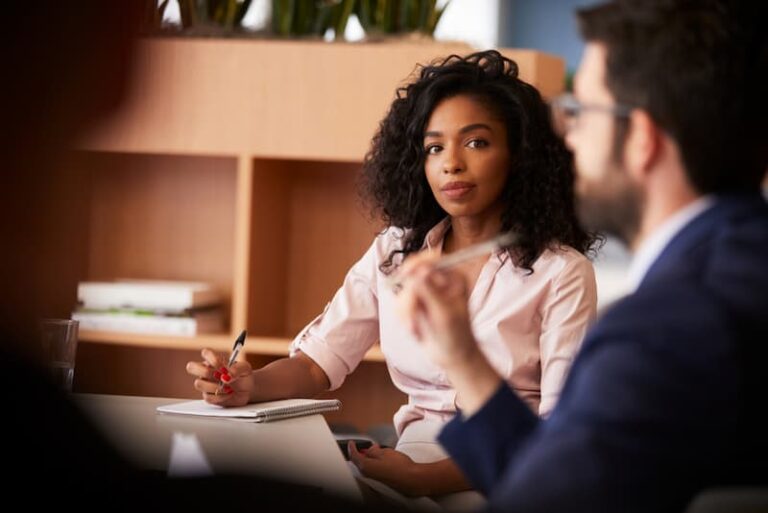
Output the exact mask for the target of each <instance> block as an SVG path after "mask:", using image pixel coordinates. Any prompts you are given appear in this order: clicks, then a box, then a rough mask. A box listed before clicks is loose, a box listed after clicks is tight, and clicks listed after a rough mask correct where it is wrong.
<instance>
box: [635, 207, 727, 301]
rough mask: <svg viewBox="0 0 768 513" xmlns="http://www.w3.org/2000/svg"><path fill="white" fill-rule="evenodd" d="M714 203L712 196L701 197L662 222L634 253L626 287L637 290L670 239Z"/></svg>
mask: <svg viewBox="0 0 768 513" xmlns="http://www.w3.org/2000/svg"><path fill="white" fill-rule="evenodd" d="M713 203H714V197H713V196H702V197H701V198H698V199H697V200H696V201H694V202H692V203H689V204H688V205H686V206H685V207H683V208H681V209H680V210H678V211H677V212H675V213H674V214H672V215H671V216H670V217H669V218H668V219H667V220H666V221H664V222H663V223H662V224H661V225H660V226H659V227H658V228H657V229H656V230H655V231H654V232H653V233H651V234H650V235H649V236H648V238H646V239H645V240H644V241H643V243H642V244H641V245H640V247H639V248H638V249H637V251H636V252H635V255H634V257H633V258H632V263H631V264H630V266H629V271H628V272H627V285H628V287H629V290H630V291H635V290H637V287H639V286H640V282H642V281H643V278H645V275H646V273H647V272H648V269H650V268H651V265H653V263H654V262H655V261H656V259H657V258H659V255H661V252H662V251H664V248H666V247H667V244H669V242H670V241H671V240H672V238H673V237H674V236H675V235H677V234H678V233H680V231H681V230H682V229H683V228H685V226H686V225H687V224H688V223H690V222H691V221H693V219H694V218H696V217H697V216H698V215H699V214H701V213H703V212H704V211H705V210H707V209H708V208H709V207H711V206H712V204H713Z"/></svg>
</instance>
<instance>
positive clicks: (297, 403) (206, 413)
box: [157, 399, 341, 422]
mask: <svg viewBox="0 0 768 513" xmlns="http://www.w3.org/2000/svg"><path fill="white" fill-rule="evenodd" d="M340 408H341V401H339V400H338V399H283V400H280V401H269V402H264V403H253V404H247V405H245V406H237V407H234V408H224V407H222V406H216V405H214V404H209V403H207V402H205V401H202V400H198V401H186V402H182V403H173V404H167V405H164V406H158V407H157V412H158V413H171V414H176V415H198V416H202V417H222V418H227V419H230V420H240V421H245V422H271V421H274V420H282V419H288V418H291V417H302V416H304V415H314V414H316V413H325V412H328V411H336V410H338V409H340Z"/></svg>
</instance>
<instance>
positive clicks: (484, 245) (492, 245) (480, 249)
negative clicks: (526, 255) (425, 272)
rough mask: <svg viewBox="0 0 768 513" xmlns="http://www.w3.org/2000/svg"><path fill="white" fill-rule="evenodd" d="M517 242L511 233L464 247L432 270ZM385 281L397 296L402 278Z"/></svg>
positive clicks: (441, 259)
mask: <svg viewBox="0 0 768 513" xmlns="http://www.w3.org/2000/svg"><path fill="white" fill-rule="evenodd" d="M517 240H518V236H517V234H515V233H513V232H504V233H502V234H500V235H498V236H497V237H495V238H493V239H491V240H487V241H485V242H480V243H478V244H474V245H472V246H469V247H466V248H464V249H462V250H459V251H457V252H455V253H452V254H450V255H446V256H444V257H442V258H440V259H439V260H438V261H437V263H435V267H434V268H435V269H436V270H439V269H449V268H451V267H454V266H456V265H458V264H460V263H462V262H466V261H467V260H470V259H472V258H475V257H478V256H482V255H487V254H488V253H491V252H493V251H498V250H502V249H509V248H510V247H512V246H513V245H515V243H516V242H517ZM387 281H388V283H389V287H390V289H391V290H392V292H394V293H395V294H397V293H398V292H399V291H400V290H401V289H402V288H403V282H402V278H401V277H399V276H398V275H397V273H395V274H393V275H392V276H390V277H389V279H388V280H387Z"/></svg>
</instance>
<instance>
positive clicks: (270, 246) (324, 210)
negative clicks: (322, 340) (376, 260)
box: [247, 159, 380, 337]
mask: <svg viewBox="0 0 768 513" xmlns="http://www.w3.org/2000/svg"><path fill="white" fill-rule="evenodd" d="M253 167H254V180H253V210H252V217H251V219H252V220H251V249H250V253H249V255H250V262H251V266H250V276H249V280H250V285H249V297H248V307H247V311H248V330H249V332H252V333H260V334H263V335H269V336H276V337H293V336H295V335H296V333H298V332H299V331H300V330H301V329H302V328H303V327H304V326H305V324H306V323H308V322H309V321H311V320H312V319H314V318H315V317H316V316H317V315H318V314H319V313H320V312H322V311H323V307H324V306H325V304H326V303H328V302H329V301H330V300H331V298H332V297H333V294H334V293H335V292H336V290H337V289H338V288H339V287H340V286H341V285H342V283H343V281H344V276H345V275H346V274H347V272H348V271H349V268H350V267H351V266H352V265H353V264H354V263H355V262H356V261H357V260H359V259H360V258H361V257H362V256H363V254H364V253H365V251H366V250H367V249H368V247H369V245H370V244H371V242H372V241H373V239H374V237H375V236H376V234H377V233H378V232H379V231H380V228H379V227H378V226H376V225H374V224H373V223H372V222H371V221H370V219H369V217H370V216H369V215H368V214H367V212H366V211H365V209H364V208H363V207H362V205H361V204H360V200H359V198H358V195H357V190H356V188H355V180H356V179H357V178H358V174H359V168H360V164H348V163H341V162H329V163H321V162H311V161H287V160H262V159H257V160H254V164H253Z"/></svg>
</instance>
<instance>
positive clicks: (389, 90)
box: [57, 38, 565, 428]
mask: <svg viewBox="0 0 768 513" xmlns="http://www.w3.org/2000/svg"><path fill="white" fill-rule="evenodd" d="M471 51H472V50H471V49H470V48H469V47H468V46H465V45H462V44H437V43H432V44H425V43H371V44H343V43H339V44H335V43H334V44H328V43H318V42H292V41H266V40H236V39H232V40H217V39H177V38H162V39H148V40H145V41H143V42H142V44H141V48H140V52H139V59H138V64H137V70H136V73H135V80H134V83H133V85H132V92H131V94H130V99H129V101H128V102H127V104H126V105H125V106H124V108H122V109H121V111H120V112H119V113H118V114H117V115H116V116H114V117H112V118H111V119H110V120H108V121H107V122H105V123H103V124H102V125H101V126H99V127H97V129H96V130H94V131H93V133H91V134H89V135H88V136H87V137H86V138H84V139H83V140H82V142H81V143H80V145H79V150H78V151H77V152H75V154H74V155H73V157H72V159H71V160H70V161H68V162H67V163H66V164H65V165H64V166H63V167H64V168H65V172H66V176H67V180H70V181H71V183H75V184H77V188H78V189H77V194H78V198H79V200H78V203H77V209H76V215H77V216H79V217H78V221H79V222H78V223H75V224H76V225H77V226H79V227H80V233H78V235H77V238H76V240H77V241H79V242H80V243H81V244H82V245H84V248H78V249H77V251H74V252H73V253H72V254H73V255H76V256H74V257H73V258H75V259H76V260H77V261H76V262H75V263H74V265H73V266H72V269H71V274H70V275H68V276H63V277H61V284H60V285H58V287H59V291H58V292H57V294H59V296H58V297H57V300H58V303H57V304H59V305H60V309H61V310H62V311H61V315H63V316H66V315H68V314H69V313H70V312H71V309H72V308H73V307H74V304H75V292H76V284H77V281H84V280H107V279H113V278H157V279H178V280H194V281H206V282H210V283H212V284H214V285H215V286H216V287H217V288H218V289H219V290H220V291H221V292H222V293H223V295H224V297H225V298H226V300H225V305H224V308H225V312H226V319H225V326H226V330H225V332H224V333H221V334H215V335H201V336H197V337H166V336H146V335H132V334H125V333H105V332H89V331H83V332H82V333H81V335H80V341H81V347H80V349H79V354H78V366H77V370H76V379H75V389H76V390H79V391H83V392H108V393H136V394H138V393H141V394H145V395H158V396H163V395H164V396H170V395H175V396H179V397H194V396H196V393H195V392H194V390H193V389H192V387H191V385H190V380H189V378H188V377H187V376H186V375H185V374H184V372H183V364H184V361H186V359H191V358H196V355H197V354H198V352H199V350H200V349H201V348H202V347H212V348H214V349H217V350H221V351H228V350H229V349H230V347H231V343H232V341H233V340H234V337H235V336H236V334H237V333H238V332H239V331H240V330H241V329H242V328H244V327H245V328H246V329H248V332H249V341H248V343H247V346H246V350H247V352H248V358H249V360H251V362H252V363H253V364H254V365H262V364H264V363H267V362H268V361H271V360H272V359H274V358H277V357H280V356H284V355H286V354H287V350H288V345H289V343H290V340H291V339H292V338H293V336H295V334H296V333H297V332H298V331H299V330H300V329H301V328H302V327H303V326H304V325H305V324H306V323H307V322H308V321H310V320H311V319H312V318H314V317H315V316H316V315H317V314H318V313H319V312H321V311H322V309H323V307H324V305H325V304H326V303H327V302H328V301H329V300H330V299H331V297H332V296H333V294H334V292H335V291H336V289H337V288H338V287H339V286H340V285H341V283H342V280H343V278H344V275H345V274H346V271H347V270H348V269H349V267H350V266H351V265H352V264H353V263H354V262H355V261H356V260H357V259H358V258H360V257H361V256H362V254H363V252H364V251H365V249H366V248H367V247H368V246H369V244H370V242H371V240H372V239H373V237H374V236H375V234H376V232H377V230H378V229H379V227H378V226H376V225H375V224H374V223H372V222H371V221H370V219H369V216H368V213H367V212H366V211H365V210H364V209H363V207H362V206H361V205H360V202H359V200H358V198H357V195H356V191H355V180H356V177H357V171H358V170H359V167H360V165H361V162H362V159H363V156H364V155H365V152H366V151H367V149H368V146H369V142H370V139H371V137H372V135H373V134H374V132H375V129H376V127H377V126H378V123H379V121H380V119H381V118H382V117H383V115H384V114H385V112H386V109H387V107H388V105H389V104H390V102H391V100H392V98H393V96H394V91H395V88H396V87H397V86H398V85H401V84H402V83H403V82H404V81H405V79H406V78H407V77H408V75H409V74H410V73H411V72H412V71H413V70H414V69H415V65H416V63H423V62H428V61H431V60H433V59H436V58H440V57H444V56H446V55H449V54H452V53H456V54H467V53H470V52H471ZM502 52H503V53H504V54H505V55H507V56H509V57H511V58H513V59H514V60H516V61H517V62H518V64H519V66H520V70H521V76H522V77H523V78H524V79H526V80H528V81H530V82H532V83H533V84H535V85H536V86H538V87H539V88H540V89H541V90H542V92H543V93H544V94H545V95H552V94H556V93H558V92H560V90H561V88H562V85H563V82H564V70H565V68H564V63H563V60H562V59H560V58H558V57H554V56H551V55H547V54H543V53H540V52H535V51H530V50H507V49H504V50H502ZM70 224H72V223H70ZM148 362H151V364H150V363H148ZM381 362H383V356H382V354H381V352H380V350H379V349H378V347H376V348H374V349H372V350H371V351H369V353H368V354H367V355H366V358H365V362H364V364H363V365H362V366H361V369H359V370H358V372H356V373H355V375H354V376H351V377H350V383H352V385H353V386H352V385H345V386H344V387H342V389H341V390H339V391H338V392H334V393H331V394H333V395H335V396H337V397H340V398H341V399H342V401H344V402H345V408H344V410H343V412H342V413H341V414H338V415H335V416H334V420H336V421H344V420H345V419H346V417H345V415H348V419H347V420H348V421H349V422H355V423H357V424H358V425H359V426H360V427H361V428H365V427H366V426H368V425H371V424H374V423H379V422H390V421H391V415H392V413H393V412H394V408H395V407H396V406H397V405H399V404H401V403H402V402H403V401H404V396H403V395H402V394H400V393H399V392H398V391H397V390H396V389H394V387H393V386H392V384H391V382H389V377H388V374H387V371H386V367H385V366H384V365H382V363H381ZM105 366H106V368H105ZM164 369H165V370H168V375H167V376H164V378H163V379H159V376H158V374H159V373H162V372H163V370H164ZM170 369H172V371H171V370H170ZM370 401H373V403H370ZM369 403H370V404H369ZM349 405H354V408H351V407H349ZM361 411H363V412H364V413H362V414H361V413H360V412H361Z"/></svg>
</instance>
